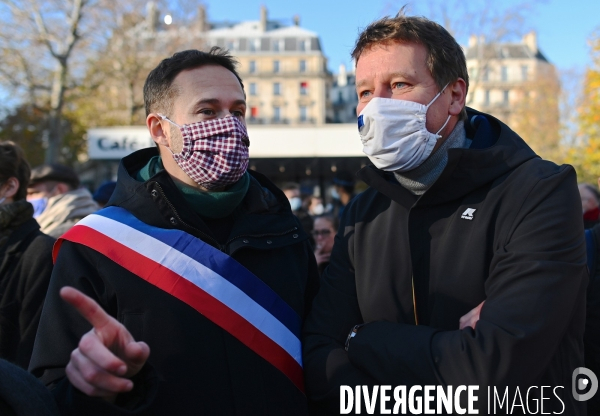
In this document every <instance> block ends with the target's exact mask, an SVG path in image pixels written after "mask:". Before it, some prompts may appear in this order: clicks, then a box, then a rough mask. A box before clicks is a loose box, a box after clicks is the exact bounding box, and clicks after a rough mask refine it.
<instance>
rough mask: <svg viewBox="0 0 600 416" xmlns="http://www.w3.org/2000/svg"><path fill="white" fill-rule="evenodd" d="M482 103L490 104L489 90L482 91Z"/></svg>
mask: <svg viewBox="0 0 600 416" xmlns="http://www.w3.org/2000/svg"><path fill="white" fill-rule="evenodd" d="M483 103H484V104H485V105H490V90H485V91H484V92H483Z"/></svg>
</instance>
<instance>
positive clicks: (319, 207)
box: [311, 204, 325, 215]
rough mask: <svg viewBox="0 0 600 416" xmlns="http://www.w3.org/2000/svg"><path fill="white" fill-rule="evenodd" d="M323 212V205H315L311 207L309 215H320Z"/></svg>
mask: <svg viewBox="0 0 600 416" xmlns="http://www.w3.org/2000/svg"><path fill="white" fill-rule="evenodd" d="M324 212H325V207H324V206H323V204H317V205H316V206H315V207H313V209H312V212H311V214H312V215H321V214H323V213H324Z"/></svg>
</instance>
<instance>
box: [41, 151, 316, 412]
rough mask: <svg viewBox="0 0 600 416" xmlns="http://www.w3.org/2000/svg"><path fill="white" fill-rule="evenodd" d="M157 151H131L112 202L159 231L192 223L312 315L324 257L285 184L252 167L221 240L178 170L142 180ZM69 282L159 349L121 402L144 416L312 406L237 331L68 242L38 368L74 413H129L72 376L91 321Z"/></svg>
mask: <svg viewBox="0 0 600 416" xmlns="http://www.w3.org/2000/svg"><path fill="white" fill-rule="evenodd" d="M154 155H156V150H155V149H145V150H141V151H138V152H135V153H133V154H132V155H130V156H128V157H126V158H124V159H123V161H122V163H121V165H120V167H119V173H118V180H117V187H116V190H115V193H114V194H113V196H112V197H111V200H110V201H109V204H108V205H112V206H120V207H123V208H125V209H127V210H128V211H129V212H131V213H132V214H133V215H135V216H136V217H137V218H138V219H140V220H142V221H144V222H145V223H147V224H150V225H153V226H156V227H160V228H167V229H173V228H177V229H181V230H183V231H185V232H187V233H189V234H192V235H194V236H196V237H198V238H200V239H202V240H203V241H205V242H206V243H208V244H211V245H213V246H214V247H217V248H218V249H220V250H222V251H223V252H225V253H227V254H229V255H230V256H232V257H233V258H234V259H236V260H237V261H238V262H239V263H241V264H242V265H244V266H245V267H246V268H247V269H249V270H250V271H251V272H253V273H254V274H255V275H256V276H258V277H259V278H260V279H261V280H263V281H264V282H265V283H266V284H267V285H268V286H270V287H271V288H272V289H273V290H274V291H275V292H276V293H278V294H279V296H281V297H282V298H283V299H284V300H285V301H286V302H287V303H288V304H289V305H290V306H291V307H292V308H293V309H294V310H295V311H296V312H297V313H298V314H299V316H301V317H304V316H305V315H306V313H307V311H308V308H309V306H310V304H311V301H312V298H313V297H314V294H315V293H316V291H317V288H318V274H317V270H316V262H315V260H314V256H313V254H312V251H311V248H310V246H309V244H308V242H307V235H306V234H305V233H304V232H303V231H302V229H301V226H300V224H299V223H298V220H297V219H296V218H295V217H294V216H293V215H292V213H291V210H290V207H289V203H288V202H287V198H286V197H285V195H284V194H283V192H281V191H280V190H279V189H277V188H276V187H275V186H274V185H273V184H271V183H270V182H269V181H268V180H267V179H266V178H265V177H263V176H262V175H260V174H258V173H254V172H251V176H252V177H251V182H250V187H249V190H248V193H247V194H246V197H245V198H244V200H243V201H242V203H241V206H240V207H239V208H238V209H236V211H234V213H233V214H232V217H230V218H231V222H232V226H231V233H230V238H229V239H227V242H226V243H219V242H218V241H217V240H216V239H215V238H213V237H212V233H211V229H210V228H209V227H208V226H207V225H206V224H205V223H204V222H203V221H202V219H201V218H200V217H198V216H197V215H196V214H195V213H194V211H193V210H192V208H191V207H190V206H189V205H188V204H187V203H186V201H185V199H184V198H183V195H182V194H181V193H180V192H179V191H178V190H177V188H176V187H175V185H174V183H173V181H172V179H171V177H170V176H169V175H168V174H167V172H166V171H161V172H159V173H158V174H156V175H155V176H153V177H152V178H150V179H149V180H148V181H146V182H138V181H136V180H135V179H134V177H135V173H136V172H137V171H139V170H140V169H141V168H142V167H143V166H144V165H145V164H146V163H147V162H148V160H149V159H150V158H151V157H152V156H154ZM64 285H71V286H74V287H76V288H79V289H80V290H82V291H84V292H85V293H86V294H88V295H89V296H91V297H93V298H94V299H95V300H97V301H98V302H99V303H100V304H101V305H102V307H103V308H104V309H105V310H106V311H108V313H110V314H111V315H112V316H114V317H116V318H117V319H118V320H119V321H121V322H123V323H124V325H125V326H126V327H127V328H128V330H129V331H130V332H131V333H132V335H133V336H134V338H135V339H136V340H143V341H145V342H146V343H147V344H148V345H149V346H150V350H151V351H150V357H149V360H148V363H149V364H150V365H151V367H152V368H153V369H154V371H148V369H147V368H146V367H148V366H146V367H145V368H144V370H143V371H142V374H141V375H139V376H138V377H137V380H134V384H135V385H136V386H141V389H139V390H138V391H137V392H136V391H134V392H131V393H129V394H128V395H123V397H120V398H119V400H120V401H121V404H122V405H123V406H124V407H125V409H123V408H122V409H120V410H122V411H123V412H126V409H128V408H132V407H133V408H134V410H137V413H138V414H155V415H198V414H206V415H220V414H222V415H242V414H244V415H246V414H255V415H284V414H285V415H292V414H296V415H303V414H306V413H307V403H306V397H305V396H304V395H303V394H302V393H301V392H300V391H299V390H298V389H297V388H296V387H295V386H294V385H293V384H292V382H291V381H290V380H289V379H287V378H286V376H284V375H283V374H282V373H280V372H279V371H278V370H276V369H275V367H273V366H272V365H271V364H269V363H268V362H266V361H265V360H264V359H263V358H261V357H260V356H258V355H257V354H255V353H254V352H253V351H251V350H250V349H248V348H247V347H246V346H244V345H243V344H242V343H241V342H240V341H238V340H237V339H236V338H234V337H233V336H232V335H230V334H229V333H228V332H226V331H224V330H223V329H221V328H220V327H219V326H217V325H216V324H214V323H212V322H211V321H209V320H208V319H206V318H205V317H204V316H202V315H200V314H199V313H198V312H196V311H195V310H194V309H193V308H191V307H190V306H188V305H186V304H184V303H183V302H181V301H179V300H177V299H176V298H174V297H172V296H171V295H169V294H167V293H166V292H163V291H162V290H160V289H158V288H156V287H155V286H153V285H151V284H149V283H147V282H146V281H144V280H142V279H141V278H139V277H137V276H135V275H133V274H132V273H130V272H129V271H127V270H125V269H124V268H122V267H120V266H119V265H117V264H116V263H114V262H112V261H110V260H108V259H107V258H106V257H104V256H102V255H101V254H99V253H97V252H95V251H93V250H91V249H89V248H87V247H84V246H81V245H79V244H73V243H70V242H68V241H65V242H64V243H63V245H62V248H61V250H60V253H59V256H58V259H57V261H56V265H55V272H54V274H53V275H52V281H51V283H50V288H49V291H48V298H47V302H46V306H45V308H44V311H43V314H42V321H41V323H40V329H39V332H38V339H37V341H36V345H35V350H34V354H33V357H32V362H31V366H30V371H32V372H33V373H34V375H36V376H38V377H41V379H42V381H44V382H45V383H46V384H47V385H51V384H53V383H58V385H57V386H56V388H55V390H54V391H55V397H56V399H57V402H58V404H59V407H60V408H61V411H62V412H65V414H86V415H91V414H94V411H97V412H98V413H99V414H100V413H102V412H105V413H107V414H119V409H117V408H116V407H114V406H112V405H108V404H107V403H102V401H101V400H97V399H92V398H88V397H86V396H84V395H83V394H82V393H80V392H78V391H77V390H76V389H75V388H74V387H73V386H72V385H71V384H70V383H69V381H68V379H66V378H65V379H63V380H62V381H61V379H62V378H63V377H64V367H65V365H66V364H67V362H68V361H69V354H70V353H71V351H72V350H73V349H74V348H75V347H76V346H77V343H78V342H79V339H80V338H81V336H82V335H83V334H84V333H85V332H86V331H88V330H89V329H90V326H89V324H87V323H86V322H85V321H84V320H83V319H82V318H81V317H79V316H78V314H77V313H76V312H75V311H74V310H73V308H71V307H70V306H68V305H66V304H65V303H64V302H62V301H61V300H60V298H59V295H58V291H59V289H60V288H61V287H62V286H64ZM153 374H154V375H155V377H154V378H153ZM144 377H145V378H144ZM136 381H137V382H136ZM134 390H135V389H134ZM124 414H128V413H124Z"/></svg>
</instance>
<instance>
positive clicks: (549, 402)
mask: <svg viewBox="0 0 600 416" xmlns="http://www.w3.org/2000/svg"><path fill="white" fill-rule="evenodd" d="M352 57H353V59H354V61H355V62H356V81H357V94H358V97H359V104H358V107H357V116H358V130H359V137H358V138H357V140H359V139H360V140H361V142H362V144H363V150H364V152H365V154H366V155H367V156H368V157H369V159H370V160H371V162H372V165H369V166H367V167H365V168H363V169H361V170H360V171H359V172H358V173H357V174H356V175H355V174H354V173H353V172H339V173H338V174H337V175H336V176H335V178H334V180H333V186H332V189H331V195H332V199H331V200H328V201H325V200H324V199H323V196H322V195H303V194H302V192H301V191H302V190H301V187H300V186H299V185H298V184H292V183H290V184H285V185H283V186H282V189H279V188H278V187H277V186H275V185H274V184H273V183H272V182H271V181H270V180H269V179H268V178H266V177H265V176H263V175H262V174H260V173H259V172H254V171H252V170H249V169H248V161H249V150H248V147H249V144H250V141H251V138H250V137H249V136H248V132H247V130H246V125H245V118H244V117H245V113H246V110H247V108H246V101H245V93H244V84H243V81H242V79H241V78H240V76H239V74H238V73H237V71H236V61H235V58H234V57H232V56H231V55H229V53H228V52H227V51H224V50H222V49H220V48H217V47H215V48H212V49H211V50H210V51H208V52H202V51H198V50H186V51H181V52H178V53H175V54H174V55H173V56H171V57H168V58H166V59H164V60H163V61H162V62H161V63H160V64H159V65H158V66H157V67H156V68H155V69H153V70H152V71H151V72H150V74H149V75H148V78H147V80H146V83H145V86H144V102H145V109H146V115H147V118H146V124H147V127H148V131H149V133H150V135H151V136H152V139H153V140H154V142H155V144H156V146H155V147H153V148H147V149H142V150H138V151H136V152H134V153H132V154H130V155H129V156H127V157H125V158H123V159H122V161H121V164H120V166H119V170H118V175H117V180H116V182H112V183H105V184H103V185H102V186H101V187H99V188H98V189H97V190H96V192H95V193H94V194H92V193H90V192H89V191H88V190H86V189H85V188H84V187H82V186H81V184H80V181H79V179H78V177H77V175H76V174H75V172H74V171H73V170H72V169H71V168H69V167H66V166H62V165H43V166H40V167H36V168H34V169H30V166H29V164H28V163H27V161H26V160H25V158H24V156H23V151H22V149H20V148H19V147H18V146H17V145H15V144H14V143H12V142H3V143H0V358H1V359H2V360H0V372H1V373H2V375H3V376H2V377H1V378H0V412H2V414H9V415H10V414H16V415H25V414H27V415H31V414H40V415H46V414H48V415H58V414H64V415H167V414H176V415H188V414H189V415H192V414H193V415H195V414H224V415H307V414H314V415H321V414H338V413H339V412H340V411H341V407H340V406H341V405H342V404H341V403H343V397H342V396H341V388H342V387H343V386H350V387H351V388H352V389H354V388H355V387H356V388H357V390H356V391H357V392H358V391H359V390H358V389H359V388H360V387H358V386H362V387H364V388H372V387H374V386H382V385H388V386H443V387H447V386H461V385H465V386H466V385H468V386H479V391H480V393H481V395H482V396H481V399H480V400H479V401H478V403H476V405H475V406H476V408H477V409H479V411H480V414H484V413H485V412H486V408H487V404H488V403H489V399H490V397H488V396H487V392H489V389H488V390H486V388H488V387H494V388H501V389H504V388H506V389H519V388H520V389H521V391H527V392H528V393H527V398H526V399H525V400H527V401H530V400H533V401H537V403H540V402H541V403H544V405H543V406H544V411H545V412H548V413H545V414H549V413H554V414H566V415H574V416H578V415H585V414H586V412H588V409H589V413H587V414H598V413H597V412H598V411H599V410H598V409H599V408H598V407H597V406H598V405H597V400H593V399H592V400H590V401H588V402H587V403H586V402H585V401H581V400H579V399H578V397H579V396H577V395H576V394H575V390H573V393H572V390H571V383H572V377H573V374H574V371H576V370H578V369H580V368H581V367H584V366H586V367H588V368H590V369H592V370H593V371H596V372H597V374H599V375H600V366H598V362H599V361H600V359H599V357H600V339H598V338H600V317H599V316H598V315H599V313H600V305H598V304H599V303H600V294H598V293H596V292H597V291H598V289H599V286H598V284H597V283H595V282H596V280H597V275H598V274H599V273H598V271H597V270H596V266H595V262H596V257H598V253H599V252H600V249H597V247H600V244H597V243H596V241H600V238H599V237H600V225H599V224H598V223H599V220H600V215H599V214H600V209H599V206H600V198H598V192H597V190H596V188H595V187H593V186H589V185H585V184H582V185H580V186H579V193H580V196H581V205H580V199H579V198H578V186H577V179H576V173H575V171H574V170H573V168H572V167H570V166H558V165H556V164H554V163H552V162H550V161H545V160H542V159H540V158H539V157H537V155H536V154H535V153H534V152H533V151H532V150H531V149H530V148H529V147H528V146H527V144H526V143H525V141H524V140H523V139H522V138H521V137H519V136H518V134H517V133H515V132H514V131H512V130H511V129H510V128H509V127H508V126H506V125H505V124H504V123H502V122H501V121H499V120H497V119H496V118H494V117H492V116H490V115H488V114H484V113H481V112H478V111H476V110H473V109H470V108H467V107H465V99H466V94H467V91H468V86H469V77H468V73H467V68H466V61H465V57H464V53H463V51H462V49H461V47H460V46H459V45H458V43H457V42H456V40H455V39H454V38H453V37H452V36H451V35H450V33H448V32H447V31H446V30H445V29H444V28H443V27H442V26H440V25H438V24H436V23H434V22H432V21H429V20H427V19H425V18H420V17H411V16H406V15H404V14H403V13H402V12H401V13H399V14H398V15H397V16H396V17H386V18H383V19H380V20H377V21H375V22H373V23H372V24H370V25H369V26H368V27H367V28H365V29H364V30H363V31H362V33H361V34H360V35H359V38H358V40H357V42H356V45H355V48H354V50H353V52H352ZM282 140H284V139H282ZM356 177H358V178H359V179H360V180H362V181H363V182H364V183H365V184H367V185H368V188H367V189H366V190H365V191H363V192H361V193H360V194H357V195H355V189H354V185H355V180H356V179H355V178H356ZM582 206H583V220H582ZM100 207H103V208H102V209H100ZM584 224H585V226H586V228H589V229H590V231H584ZM590 276H591V277H590ZM586 301H587V304H586ZM586 305H587V306H586ZM25 369H27V370H28V372H26V371H25ZM573 383H574V384H573V386H575V382H574V381H573ZM534 386H552V387H554V390H553V391H554V395H553V396H550V397H548V396H546V397H544V390H543V389H541V391H540V390H539V389H538V390H535V391H533V392H532V393H531V394H530V393H529V391H530V388H531V387H534ZM573 389H575V387H573ZM502 391H504V390H502ZM507 391H508V390H507ZM457 394H458V393H457ZM357 395H358V394H357ZM512 395H513V393H511V396H510V397H511V398H512V397H513V396H512ZM515 397H516V396H515ZM596 399H597V398H596ZM357 400H359V399H357ZM374 400H375V401H376V402H377V407H376V408H377V409H378V411H379V409H381V413H386V412H384V408H385V406H386V403H385V401H384V400H383V399H381V400H379V399H374ZM522 400H523V399H522ZM425 405H427V406H429V405H428V404H425ZM522 407H523V409H522V410H523V412H525V406H522ZM527 408H528V409H529V407H527ZM359 409H360V407H358V406H357V408H356V409H355V410H356V411H357V412H360V410H359ZM503 411H504V412H505V413H506V414H516V413H515V412H514V403H513V407H511V408H510V411H509V409H508V408H506V409H504V410H503ZM450 413H451V411H450ZM495 414H500V413H495Z"/></svg>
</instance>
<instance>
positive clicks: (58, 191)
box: [52, 182, 71, 196]
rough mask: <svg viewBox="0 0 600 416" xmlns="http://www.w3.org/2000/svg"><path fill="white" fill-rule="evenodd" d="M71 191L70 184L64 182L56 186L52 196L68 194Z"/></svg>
mask: <svg viewBox="0 0 600 416" xmlns="http://www.w3.org/2000/svg"><path fill="white" fill-rule="evenodd" d="M70 190H71V186H70V185H68V184H66V183H64V182H59V183H57V184H56V186H55V187H54V189H53V190H52V196H56V195H62V194H66V193H67V192H69V191H70Z"/></svg>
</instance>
